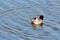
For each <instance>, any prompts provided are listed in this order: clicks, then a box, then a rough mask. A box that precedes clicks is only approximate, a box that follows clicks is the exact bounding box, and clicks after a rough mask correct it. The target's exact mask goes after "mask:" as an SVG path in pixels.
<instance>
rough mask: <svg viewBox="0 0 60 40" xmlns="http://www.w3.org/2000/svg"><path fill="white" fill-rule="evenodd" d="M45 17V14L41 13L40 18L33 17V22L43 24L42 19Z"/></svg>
mask: <svg viewBox="0 0 60 40" xmlns="http://www.w3.org/2000/svg"><path fill="white" fill-rule="evenodd" d="M43 18H44V16H43V15H41V16H40V17H39V18H36V17H35V18H34V19H32V24H36V25H39V24H41V23H42V21H43Z"/></svg>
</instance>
